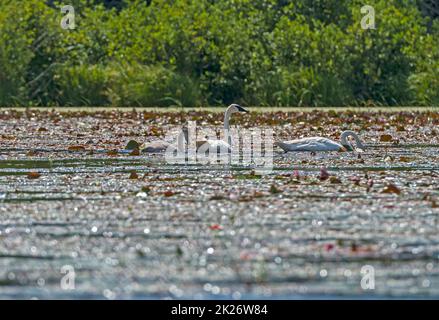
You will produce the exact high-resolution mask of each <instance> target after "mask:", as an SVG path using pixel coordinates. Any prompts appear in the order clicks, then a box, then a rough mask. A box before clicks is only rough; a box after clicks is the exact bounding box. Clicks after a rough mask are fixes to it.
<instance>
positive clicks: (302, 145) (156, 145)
mask: <svg viewBox="0 0 439 320" xmlns="http://www.w3.org/2000/svg"><path fill="white" fill-rule="evenodd" d="M241 112H244V113H247V112H248V110H246V109H244V108H243V107H241V106H240V105H238V104H235V103H234V104H231V105H230V106H228V107H227V109H226V111H225V113H224V133H225V134H224V136H225V137H226V138H227V141H224V140H218V139H207V140H197V141H196V146H197V149H198V150H201V151H202V152H205V151H207V150H213V149H212V148H214V149H215V148H217V150H227V151H228V152H230V150H231V141H232V140H231V137H230V134H229V129H230V119H231V116H232V114H233V113H241ZM183 134H184V139H185V140H186V141H188V130H187V127H184V128H183ZM348 138H353V140H354V141H355V143H356V146H355V147H354V146H353V145H352V143H351V142H350V141H349V140H348ZM181 142H182V141H181V140H180V139H179V142H178V143H179V144H181ZM275 145H276V146H278V147H279V148H281V149H282V150H283V151H285V152H289V151H312V152H316V151H360V152H361V151H363V150H364V149H365V145H364V144H363V143H362V141H361V140H360V138H359V137H358V135H357V134H356V133H355V132H353V131H351V130H346V131H343V132H342V134H341V136H340V142H337V141H334V140H331V139H328V138H325V137H307V138H301V139H295V140H288V141H276V142H275ZM169 146H170V144H169V143H168V142H166V141H162V140H158V141H153V142H150V143H148V144H146V145H145V147H144V149H143V150H142V152H146V153H158V152H164V151H166V149H167V148H168V147H169Z"/></svg>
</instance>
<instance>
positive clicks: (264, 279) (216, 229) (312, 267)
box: [0, 146, 439, 299]
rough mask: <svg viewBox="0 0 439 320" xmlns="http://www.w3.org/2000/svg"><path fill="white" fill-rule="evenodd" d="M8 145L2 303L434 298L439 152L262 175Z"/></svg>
mask: <svg viewBox="0 0 439 320" xmlns="http://www.w3.org/2000/svg"><path fill="white" fill-rule="evenodd" d="M12 149H13V148H10V147H9V148H3V149H2V150H1V151H0V298H25V299H27V298H33V297H37V298H98V299H101V298H109V299H112V298H121V299H124V298H217V299H221V298H231V299H248V298H283V299H284V298H287V299H288V298H291V299H302V298H305V299H306V298H406V297H410V298H439V265H438V258H439V233H438V217H439V201H437V200H436V199H439V187H438V186H439V162H438V157H439V148H438V147H435V146H424V147H409V146H407V147H404V146H400V147H397V148H396V147H392V148H387V147H380V146H377V147H376V148H371V149H367V150H366V152H364V153H362V154H361V155H358V154H356V153H352V152H346V153H338V152H329V153H317V154H310V153H295V154H283V153H280V152H276V154H275V158H274V168H273V171H272V172H271V173H269V174H267V175H264V176H255V175H254V174H252V170H251V168H248V167H245V166H234V167H230V166H226V165H224V166H219V167H211V166H208V165H190V166H189V165H170V164H167V163H166V162H165V161H164V159H163V156H161V155H140V156H127V155H124V154H120V155H117V156H112V157H110V156H108V155H106V154H94V155H89V154H86V153H81V152H67V151H60V150H58V151H57V152H55V151H40V152H39V153H38V154H37V155H32V156H29V154H28V155H26V150H18V149H17V150H15V151H14V150H12ZM24 149H25V148H24ZM321 167H325V168H326V170H327V172H328V173H329V175H330V176H331V177H329V178H328V179H325V180H321V179H320V177H321V172H320V170H321V169H320V168H321ZM31 171H35V172H38V173H40V174H41V176H40V177H39V178H37V179H29V178H28V176H27V174H28V173H29V172H31ZM133 171H135V172H136V175H134V176H133V175H132V174H131V172H133ZM130 175H131V179H130ZM136 176H137V179H132V178H136ZM389 185H390V186H391V187H390V189H389ZM392 188H393V189H392ZM436 201H437V202H436ZM65 266H71V267H73V269H68V268H70V267H65ZM63 267H64V268H67V269H68V270H69V271H72V270H73V271H74V289H73V290H65V289H66V287H64V289H63V287H62V286H61V283H62V281H63V279H64V281H65V280H66V278H63V277H65V276H66V272H67V271H66V270H67V269H63ZM62 271H64V273H62ZM362 271H363V273H362ZM67 274H68V276H73V273H71V272H67ZM369 276H371V277H373V280H372V278H368V277H369ZM69 279H72V278H69ZM362 280H363V287H362ZM370 281H372V282H370ZM365 286H366V287H365Z"/></svg>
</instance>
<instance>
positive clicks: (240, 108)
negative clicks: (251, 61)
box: [236, 105, 249, 113]
mask: <svg viewBox="0 0 439 320" xmlns="http://www.w3.org/2000/svg"><path fill="white" fill-rule="evenodd" d="M236 108H237V109H238V111H239V112H246V113H249V111H248V110H246V109H244V108H243V107H241V106H238V105H237V106H236Z"/></svg>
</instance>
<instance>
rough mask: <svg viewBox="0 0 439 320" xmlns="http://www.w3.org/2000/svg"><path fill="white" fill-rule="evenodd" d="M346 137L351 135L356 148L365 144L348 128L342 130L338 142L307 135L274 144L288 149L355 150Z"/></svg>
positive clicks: (360, 147)
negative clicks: (306, 136)
mask: <svg viewBox="0 0 439 320" xmlns="http://www.w3.org/2000/svg"><path fill="white" fill-rule="evenodd" d="M348 137H352V138H353V139H354V140H355V142H356V144H357V149H361V150H364V148H365V146H364V144H363V143H362V142H361V140H360V138H359V137H358V135H357V134H356V133H355V132H353V131H350V130H347V131H343V132H342V134H341V136H340V143H338V142H336V141H334V140H331V139H328V138H323V137H309V138H302V139H296V140H291V141H282V142H276V143H275V145H277V146H278V147H280V148H281V149H283V150H284V151H285V152H288V151H346V150H356V149H355V148H354V147H353V146H352V144H351V143H350V142H349V141H348V139H347V138H348Z"/></svg>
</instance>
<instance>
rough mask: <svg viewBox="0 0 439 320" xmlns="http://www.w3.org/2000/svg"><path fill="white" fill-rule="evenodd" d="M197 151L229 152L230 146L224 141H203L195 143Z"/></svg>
mask: <svg viewBox="0 0 439 320" xmlns="http://www.w3.org/2000/svg"><path fill="white" fill-rule="evenodd" d="M197 146H199V147H198V150H199V151H200V152H206V151H207V150H215V151H223V152H230V150H231V148H230V145H229V144H228V143H227V142H225V141H224V140H205V141H197Z"/></svg>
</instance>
